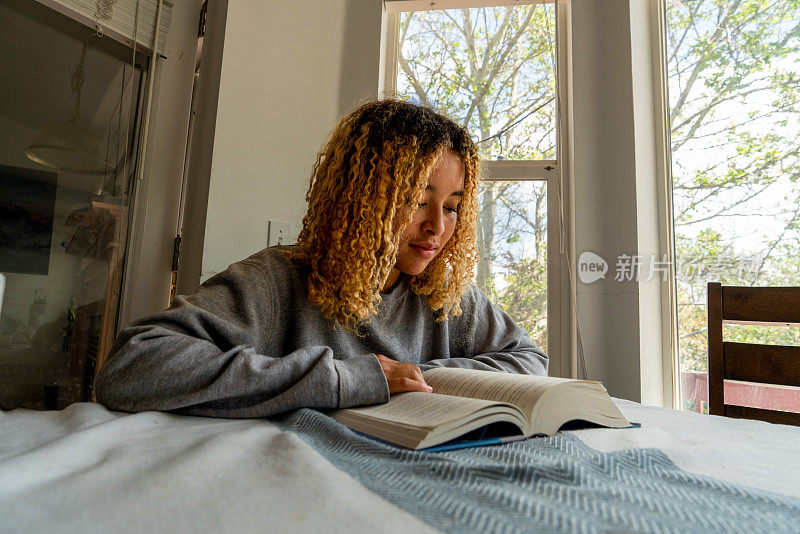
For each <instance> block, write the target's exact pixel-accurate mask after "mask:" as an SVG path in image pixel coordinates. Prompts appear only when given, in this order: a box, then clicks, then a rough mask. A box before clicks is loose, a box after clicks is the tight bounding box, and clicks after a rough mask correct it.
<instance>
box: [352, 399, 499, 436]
mask: <svg viewBox="0 0 800 534" xmlns="http://www.w3.org/2000/svg"><path fill="white" fill-rule="evenodd" d="M493 404H496V403H493V402H487V401H484V400H479V399H465V398H459V397H448V396H447V395H437V394H435V393H423V392H419V391H412V392H410V393H402V394H400V395H392V397H391V399H389V402H387V403H386V404H378V405H375V406H368V407H366V408H348V409H347V410H342V411H347V412H351V413H357V414H361V415H367V416H369V417H373V418H376V419H384V420H387V421H394V422H397V423H401V424H404V425H411V426H418V427H423V428H430V427H435V426H439V425H442V424H444V423H449V422H450V421H455V420H456V419H460V418H462V417H466V416H468V415H470V414H472V413H474V412H476V411H477V410H479V409H481V408H484V407H487V406H491V405H493Z"/></svg>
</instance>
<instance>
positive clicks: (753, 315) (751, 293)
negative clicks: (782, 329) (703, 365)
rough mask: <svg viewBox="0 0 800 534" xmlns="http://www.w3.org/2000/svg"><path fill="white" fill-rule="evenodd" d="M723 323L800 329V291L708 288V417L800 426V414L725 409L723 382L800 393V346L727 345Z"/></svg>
mask: <svg viewBox="0 0 800 534" xmlns="http://www.w3.org/2000/svg"><path fill="white" fill-rule="evenodd" d="M723 323H731V324H759V325H779V326H792V327H794V326H800V287H738V286H723V285H721V284H719V283H718V282H710V283H709V284H708V407H709V413H711V414H713V415H724V416H727V417H741V418H745V419H760V420H762V421H769V422H771V423H780V424H785V425H798V426H800V414H798V413H793V412H784V411H779V410H767V409H761V408H752V407H746V406H736V405H732V404H726V403H725V395H724V391H725V389H724V385H725V380H739V381H745V382H758V383H762V384H777V385H784V386H795V387H798V388H800V347H795V346H783V345H758V344H751V343H730V342H723V341H722V324H723ZM797 394H798V395H800V390H797Z"/></svg>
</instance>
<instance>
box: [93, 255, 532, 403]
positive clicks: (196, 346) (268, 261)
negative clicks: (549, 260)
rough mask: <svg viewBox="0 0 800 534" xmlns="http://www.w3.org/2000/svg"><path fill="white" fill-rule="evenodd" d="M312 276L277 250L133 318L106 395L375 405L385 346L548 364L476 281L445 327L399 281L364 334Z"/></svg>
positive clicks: (443, 361)
mask: <svg viewBox="0 0 800 534" xmlns="http://www.w3.org/2000/svg"><path fill="white" fill-rule="evenodd" d="M307 276H308V272H307V270H306V269H305V268H304V267H302V266H298V265H297V264H296V263H295V262H293V261H291V260H289V259H288V258H287V257H286V256H285V255H284V254H283V253H282V252H281V251H280V250H279V249H277V248H268V249H265V250H262V251H261V252H258V253H257V254H254V255H253V256H251V257H249V258H247V259H246V260H243V261H240V262H238V263H235V264H233V265H231V266H230V267H229V268H228V269H227V270H225V271H224V272H222V273H220V274H218V275H216V276H214V277H213V278H211V279H209V280H208V281H206V282H205V283H204V284H203V285H202V286H200V288H199V289H198V290H197V292H196V293H195V294H194V295H191V296H188V297H182V296H178V297H176V298H175V301H174V303H173V305H172V306H171V307H170V308H169V309H168V310H166V311H163V312H161V313H157V314H154V315H151V316H149V317H146V318H143V319H140V320H138V321H135V322H133V323H131V324H130V325H129V326H127V327H126V328H124V329H123V330H122V331H121V332H120V334H119V336H118V337H117V339H116V341H115V343H114V345H113V347H112V348H111V352H110V354H109V356H108V358H107V359H106V362H105V364H104V365H103V367H102V368H101V369H100V371H99V373H98V376H97V381H96V384H95V391H96V394H97V400H98V401H99V402H101V403H102V404H104V405H106V406H107V407H108V408H111V409H114V410H124V411H132V412H138V411H144V410H170V411H175V412H178V413H182V414H192V415H205V416H214V417H265V416H269V415H273V414H277V413H280V412H285V411H288V410H293V409H296V408H307V407H311V408H346V407H350V406H357V405H363V404H375V403H380V402H386V401H387V400H388V399H389V388H388V385H387V383H386V378H385V376H384V374H383V371H382V369H381V366H380V363H379V362H378V359H377V357H376V356H375V355H376V354H383V355H385V356H388V357H389V358H393V359H395V360H397V361H401V362H406V363H414V364H417V365H419V367H420V368H421V369H422V370H423V371H424V370H426V369H430V368H432V367H465V368H470V369H486V370H497V371H506V372H511V373H525V374H540V375H543V374H546V372H547V356H545V355H544V353H543V352H542V351H541V350H539V349H538V348H536V346H534V344H533V343H532V342H531V340H530V338H529V337H528V335H527V333H526V332H525V331H524V330H522V329H520V328H519V327H517V326H516V325H515V324H514V322H513V321H512V320H511V319H510V318H509V317H508V316H507V315H506V314H505V313H503V312H502V311H500V310H499V309H498V308H497V307H495V306H494V305H493V304H492V303H491V302H489V300H488V299H487V298H486V296H485V295H484V294H483V293H482V292H481V291H480V290H478V289H477V288H475V287H472V288H470V290H469V291H468V292H467V293H466V294H465V295H464V297H463V298H462V301H461V308H462V310H463V313H462V315H461V316H459V317H451V318H449V319H448V320H446V321H444V322H440V323H436V322H435V318H436V314H435V312H433V310H431V308H430V306H429V305H428V302H427V299H426V297H423V296H420V295H417V294H415V293H414V292H413V291H412V290H411V288H410V287H409V286H408V284H407V283H405V282H403V281H402V279H401V281H400V282H399V283H398V284H397V285H396V286H395V287H394V288H393V289H392V290H391V292H389V293H386V294H383V295H382V297H383V302H382V303H381V305H380V306H379V308H378V312H379V314H378V315H377V316H375V317H373V318H372V319H371V321H370V322H369V323H368V324H367V325H366V326H364V327H362V329H361V331H360V332H359V335H357V334H353V333H351V332H348V331H346V330H344V329H343V328H342V327H341V326H335V325H334V322H333V321H332V320H330V319H326V318H324V317H323V316H322V314H321V312H320V310H319V308H317V307H316V306H314V305H312V304H311V303H309V301H308V299H307V287H308V285H307Z"/></svg>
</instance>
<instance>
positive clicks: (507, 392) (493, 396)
mask: <svg viewBox="0 0 800 534" xmlns="http://www.w3.org/2000/svg"><path fill="white" fill-rule="evenodd" d="M423 376H424V377H425V381H426V382H427V383H428V385H429V386H431V387H432V388H433V392H434V393H441V394H443V395H457V396H459V397H472V398H476V399H486V400H493V401H497V402H508V403H510V404H516V405H517V406H519V407H520V408H521V409H522V411H523V412H524V413H526V414H530V413H531V412H532V411H533V405H534V404H536V401H537V400H538V399H539V397H541V396H542V395H543V394H544V392H545V391H547V390H549V389H551V388H553V387H554V386H557V385H558V384H562V383H564V382H572V380H570V379H568V378H554V377H548V376H535V375H518V374H512V373H502V372H494V371H478V370H475V369H458V368H448V367H437V368H435V369H428V370H427V371H425V372H424V373H423Z"/></svg>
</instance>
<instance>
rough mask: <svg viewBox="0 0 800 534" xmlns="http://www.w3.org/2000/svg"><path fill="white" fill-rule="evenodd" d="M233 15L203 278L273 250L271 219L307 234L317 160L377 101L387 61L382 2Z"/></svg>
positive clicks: (335, 2)
mask: <svg viewBox="0 0 800 534" xmlns="http://www.w3.org/2000/svg"><path fill="white" fill-rule="evenodd" d="M224 16H225V17H226V21H225V35H224V49H223V55H222V66H221V74H220V78H219V93H218V101H217V110H216V114H215V117H213V120H214V122H215V124H216V126H215V129H214V136H213V144H211V145H210V150H211V151H212V153H213V154H212V156H211V162H210V169H209V171H208V172H209V185H208V202H207V206H208V210H207V214H206V221H205V232H204V234H205V235H204V238H203V249H202V274H201V276H202V279H205V278H207V277H209V276H211V275H212V274H214V273H216V272H219V271H221V270H223V269H225V268H226V267H227V266H228V265H229V264H230V263H232V262H235V261H238V260H239V259H242V258H244V257H246V256H248V255H250V254H252V253H254V252H256V251H258V250H261V249H262V248H264V247H265V246H266V244H267V221H269V220H274V221H283V222H287V223H290V224H291V226H292V229H293V232H294V233H296V232H297V231H299V228H300V224H301V221H302V217H303V215H304V214H305V209H306V203H305V193H306V189H307V186H308V181H309V177H310V172H311V167H312V165H313V163H314V160H315V157H316V153H317V151H318V150H319V148H320V146H321V145H322V142H323V141H324V139H325V137H326V136H327V134H328V132H329V131H330V130H331V128H332V127H333V126H334V125H335V123H336V121H337V120H338V118H339V117H340V116H341V115H343V114H344V113H345V112H346V111H347V110H349V109H351V108H352V107H353V106H354V105H356V104H358V103H359V102H360V101H362V100H363V99H365V98H367V97H370V96H374V95H376V93H377V85H378V69H379V62H380V28H381V3H380V2H375V1H372V0H328V1H326V2H316V1H310V0H305V1H293V2H282V1H277V0H271V1H260V0H247V1H236V2H230V3H228V9H227V13H224ZM202 83H204V80H203V68H202V67H201V84H202ZM207 120H208V119H207ZM197 172H198V173H201V172H202V170H201V169H198V171H197ZM192 178H193V179H199V180H202V177H198V176H193V177H192ZM187 246H191V244H189V243H187ZM187 289H188V290H191V287H188V288H187V287H186V286H185V285H182V286H181V290H187Z"/></svg>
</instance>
